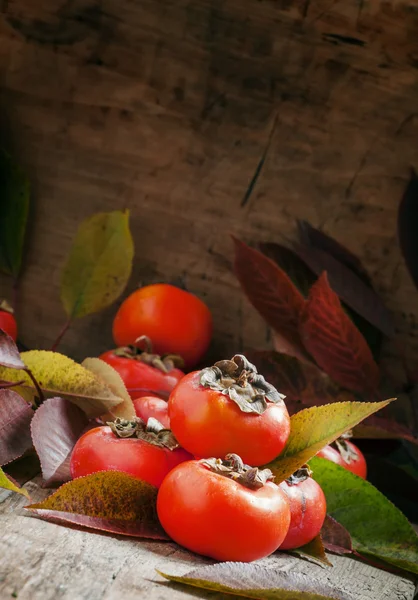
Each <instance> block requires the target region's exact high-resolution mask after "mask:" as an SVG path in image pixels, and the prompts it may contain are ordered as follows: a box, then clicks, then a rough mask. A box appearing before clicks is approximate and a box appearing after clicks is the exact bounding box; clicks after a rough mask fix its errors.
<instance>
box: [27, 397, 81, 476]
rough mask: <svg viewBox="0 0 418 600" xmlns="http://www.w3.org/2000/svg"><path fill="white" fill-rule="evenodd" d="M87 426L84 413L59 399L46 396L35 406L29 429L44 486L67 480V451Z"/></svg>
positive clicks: (68, 463)
mask: <svg viewBox="0 0 418 600" xmlns="http://www.w3.org/2000/svg"><path fill="white" fill-rule="evenodd" d="M87 426H88V419H87V417H86V415H85V413H84V412H83V411H82V410H81V409H80V408H78V406H76V405H75V404H73V403H72V402H69V401H68V400H64V399H63V398H50V399H49V400H46V401H45V402H44V403H43V404H42V405H41V406H40V407H39V408H38V409H37V411H36V412H35V415H34V417H33V419H32V423H31V428H30V430H31V434H32V440H33V445H34V447H35V450H36V453H37V455H38V457H39V460H40V462H41V469H42V475H43V478H44V482H45V484H46V485H51V484H54V483H62V482H64V481H69V480H70V479H71V473H70V457H71V452H72V450H73V448H74V445H75V443H76V441H77V440H78V438H79V437H80V435H81V434H82V433H83V431H84V430H85V429H86V427H87Z"/></svg>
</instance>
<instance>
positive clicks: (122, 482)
mask: <svg viewBox="0 0 418 600" xmlns="http://www.w3.org/2000/svg"><path fill="white" fill-rule="evenodd" d="M157 493H158V490H157V488H155V487H154V486H152V485H150V484H149V483H146V482H144V481H141V480H139V479H136V478H135V477H132V476H131V475H127V474H126V473H120V472H119V471H102V472H100V473H93V474H92V475H87V477H78V478H77V479H74V480H73V481H70V482H68V483H64V485H62V486H61V487H60V488H59V489H58V490H57V491H56V492H55V493H54V494H52V495H51V496H49V497H48V498H46V500H44V501H43V502H40V503H38V504H31V505H30V506H27V507H26V508H27V509H29V510H31V511H33V512H34V513H36V514H38V515H39V516H40V517H43V518H44V519H46V520H48V521H58V522H60V521H62V522H67V523H73V524H75V525H82V526H84V527H89V528H91V529H100V530H102V531H109V532H112V533H117V534H121V535H132V536H136V537H145V538H151V539H156V540H167V539H168V537H167V535H166V534H165V533H164V531H163V529H162V527H161V525H160V523H159V521H158V517H157V510H156V499H157Z"/></svg>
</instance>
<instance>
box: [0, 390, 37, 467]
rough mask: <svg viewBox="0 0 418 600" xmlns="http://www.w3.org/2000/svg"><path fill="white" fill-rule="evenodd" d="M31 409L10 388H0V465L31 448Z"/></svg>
mask: <svg viewBox="0 0 418 600" xmlns="http://www.w3.org/2000/svg"><path fill="white" fill-rule="evenodd" d="M32 417H33V410H32V408H31V407H30V405H29V404H28V403H27V402H25V400H23V398H22V396H19V394H17V393H16V392H13V391H12V390H7V389H2V390H0V465H5V464H7V463H9V462H11V461H12V460H15V459H16V458H19V456H22V454H24V453H25V452H26V451H27V450H29V448H32V439H31V437H30V423H31V420H32Z"/></svg>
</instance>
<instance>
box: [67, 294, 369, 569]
mask: <svg viewBox="0 0 418 600" xmlns="http://www.w3.org/2000/svg"><path fill="white" fill-rule="evenodd" d="M211 327H212V325H211V318H210V312H209V309H208V308H207V307H206V306H205V305H204V304H203V302H202V301H201V300H199V299H198V298H196V297H195V296H193V295H192V294H189V293H188V292H184V291H183V290H178V288H174V287H173V286H164V285H162V284H161V285H159V286H148V287H147V288H143V289H142V290H138V291H137V292H134V294H132V295H131V296H130V297H129V298H127V300H125V302H124V303H123V304H122V306H121V308H120V309H119V311H118V313H117V315H116V317H115V320H114V324H113V333H114V338H115V341H116V343H117V344H119V347H118V348H117V349H115V350H112V351H110V352H106V353H104V354H102V355H101V357H100V358H101V359H102V360H105V361H106V362H108V363H109V364H110V365H112V366H113V367H114V368H115V369H116V370H117V371H118V372H119V374H120V375H121V377H122V379H123V380H124V382H125V385H126V387H127V389H128V391H129V392H130V394H131V397H132V399H133V402H134V406H135V411H136V415H133V416H132V419H130V420H125V419H116V421H114V422H112V423H108V424H107V425H103V426H100V427H96V428H94V429H91V430H89V431H87V432H86V433H85V434H84V435H83V436H82V437H81V438H80V439H79V440H78V442H77V443H76V445H75V447H74V450H73V452H72V456H71V473H72V476H73V477H74V478H76V477H80V476H84V475H88V474H90V473H94V472H97V471H105V470H116V471H123V472H126V473H128V474H130V475H132V476H134V477H137V478H139V479H141V480H143V481H146V482H148V483H150V484H152V485H154V486H156V487H157V488H159V491H158V496H157V512H158V517H159V520H160V522H161V525H162V526H163V528H164V529H165V531H166V533H167V534H168V535H169V536H170V537H171V538H172V539H173V540H174V541H176V542H177V543H179V544H181V545H182V546H184V547H185V548H188V549H189V550H192V551H194V552H197V553H200V554H203V555H205V556H209V557H212V558H215V559H218V560H225V561H228V560H229V561H252V560H256V559H259V558H262V557H264V556H267V555H269V554H271V553H272V552H274V551H275V550H277V549H279V548H281V549H293V548H298V547H300V546H303V545H305V544H307V543H308V542H310V541H311V540H313V539H314V538H315V537H316V536H317V535H318V534H319V532H320V530H321V528H322V525H323V522H324V519H325V516H326V500H325V496H324V493H323V491H322V489H321V487H320V486H319V484H318V483H316V481H315V480H314V479H312V477H311V471H310V469H309V467H308V466H307V465H305V466H303V467H302V468H300V469H299V470H298V471H296V473H294V474H293V475H292V476H291V477H289V478H288V479H287V480H286V481H284V482H281V483H280V484H279V485H276V484H275V483H274V476H273V473H272V472H271V470H270V469H268V468H263V465H267V464H268V463H269V462H271V461H272V460H274V459H275V458H276V457H277V456H279V455H280V453H281V452H282V451H283V449H284V447H285V446H286V443H287V440H288V437H289V434H290V418H289V414H288V411H287V408H286V405H285V403H284V396H283V395H282V394H280V393H279V391H278V390H276V389H275V388H274V387H273V386H272V385H271V384H270V383H268V382H267V381H266V380H265V378H264V377H263V375H262V374H260V373H258V372H257V369H256V367H255V366H254V365H252V364H251V363H250V362H249V361H248V360H247V359H246V358H245V357H244V356H243V355H235V356H234V357H233V358H232V359H231V360H222V361H219V362H217V363H215V364H214V365H213V366H212V367H205V368H203V369H200V370H194V371H192V372H189V373H188V374H187V375H186V374H185V373H184V371H182V370H180V368H179V367H180V366H183V364H184V362H183V363H181V362H180V358H179V356H182V358H185V364H186V367H189V368H190V366H191V365H196V364H197V363H198V362H199V361H200V360H201V359H202V357H203V355H204V353H205V351H206V349H207V347H208V345H209V342H210V338H211ZM179 332H181V335H180V333H179ZM151 341H152V346H151ZM123 344H124V345H123ZM153 350H155V351H156V352H158V354H157V353H154V352H153ZM351 446H352V447H351ZM354 449H355V447H354V445H352V444H351V443H350V442H348V441H347V440H340V441H338V442H337V443H336V447H331V446H328V447H326V448H325V449H324V450H322V451H321V452H322V454H323V455H324V456H325V457H326V458H329V459H331V460H334V461H335V462H339V463H340V464H343V463H344V461H345V466H347V465H349V464H350V463H352V462H355V463H358V462H359V463H361V464H360V465H357V464H356V468H357V467H359V466H360V468H357V472H358V474H360V475H361V476H364V477H365V463H364V465H363V463H362V462H361V460H360V458H362V457H360V458H358V457H359V455H356V457H354V455H355V454H356V453H355V451H354ZM342 452H343V453H345V454H344V458H343V457H342V454H341V453H342ZM358 452H359V451H358ZM336 456H337V458H338V456H339V457H340V459H341V460H337V458H336ZM362 460H363V461H364V458H362ZM343 466H344V464H343ZM351 470H353V469H351ZM360 471H361V472H360Z"/></svg>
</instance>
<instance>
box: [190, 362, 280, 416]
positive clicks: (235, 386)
mask: <svg viewBox="0 0 418 600" xmlns="http://www.w3.org/2000/svg"><path fill="white" fill-rule="evenodd" d="M200 385H202V386H204V387H209V388H211V389H212V390H216V391H218V392H221V393H222V394H225V395H226V396H229V397H230V399H231V400H233V401H234V402H235V403H236V404H237V405H238V406H239V408H240V409H241V411H242V412H246V413H257V414H259V415H261V414H263V412H264V411H265V410H266V409H267V407H268V403H269V402H272V403H274V404H277V403H280V402H283V400H284V398H285V396H284V395H283V394H280V392H278V391H277V390H276V388H275V387H274V386H273V385H271V384H270V383H268V382H267V381H266V380H265V379H264V377H263V376H262V375H261V374H260V373H258V371H257V368H256V367H255V366H254V365H253V364H252V363H250V361H249V360H247V359H246V358H245V356H243V355H242V354H236V355H235V356H233V357H232V359H231V360H221V361H219V362H216V363H215V364H214V365H213V367H206V368H205V369H202V371H201V372H200Z"/></svg>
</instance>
